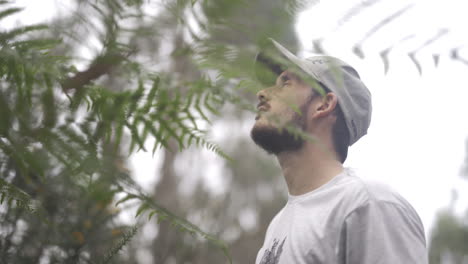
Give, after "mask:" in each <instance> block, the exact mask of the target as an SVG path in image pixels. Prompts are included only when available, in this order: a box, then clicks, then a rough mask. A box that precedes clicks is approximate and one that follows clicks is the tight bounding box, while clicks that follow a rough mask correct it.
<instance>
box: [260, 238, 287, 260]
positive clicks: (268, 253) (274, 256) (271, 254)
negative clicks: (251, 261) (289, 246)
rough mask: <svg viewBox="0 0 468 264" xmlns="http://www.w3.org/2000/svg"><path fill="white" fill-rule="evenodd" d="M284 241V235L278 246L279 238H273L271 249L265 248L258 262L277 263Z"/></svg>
mask: <svg viewBox="0 0 468 264" xmlns="http://www.w3.org/2000/svg"><path fill="white" fill-rule="evenodd" d="M285 241H286V237H285V238H284V239H283V241H282V242H281V244H280V245H279V247H278V243H279V240H277V239H276V238H275V239H274V240H273V246H271V249H265V252H264V253H263V257H262V260H261V261H260V264H278V263H279V259H280V257H281V253H282V252H283V245H284V242H285ZM277 247H278V248H277Z"/></svg>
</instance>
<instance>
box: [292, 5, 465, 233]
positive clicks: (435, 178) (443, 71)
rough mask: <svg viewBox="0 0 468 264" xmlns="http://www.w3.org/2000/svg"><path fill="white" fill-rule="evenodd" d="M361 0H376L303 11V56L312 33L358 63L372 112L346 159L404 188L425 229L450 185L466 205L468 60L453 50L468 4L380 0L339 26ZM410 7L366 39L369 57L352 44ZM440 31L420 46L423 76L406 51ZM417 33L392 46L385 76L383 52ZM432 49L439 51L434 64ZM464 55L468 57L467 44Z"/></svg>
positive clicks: (462, 42)
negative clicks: (358, 53)
mask: <svg viewBox="0 0 468 264" xmlns="http://www.w3.org/2000/svg"><path fill="white" fill-rule="evenodd" d="M358 2H368V3H371V2H376V1H333V0H331V1H323V2H322V3H320V4H318V5H316V6H314V7H312V8H311V9H309V10H308V11H306V12H303V13H302V14H301V16H300V18H299V20H298V25H297V26H298V27H297V28H298V32H299V37H300V39H301V42H302V44H303V48H304V50H305V51H304V52H303V54H302V55H303V56H307V54H308V52H309V51H312V40H313V39H317V38H323V39H324V40H325V41H324V42H323V47H324V49H325V50H326V51H327V53H329V54H330V55H333V56H337V57H339V58H342V59H343V60H344V61H347V62H348V63H350V64H352V65H353V66H355V67H356V68H357V69H358V72H359V73H360V75H361V78H362V79H363V80H364V82H365V83H366V84H367V86H368V88H369V89H370V91H371V93H372V99H373V116H372V122H371V126H370V128H369V131H368V135H366V136H365V137H363V138H362V139H361V140H360V141H359V142H357V143H356V144H355V145H353V146H352V147H351V148H350V151H349V158H348V160H347V162H346V165H347V166H350V167H353V168H355V169H357V170H358V171H359V172H361V175H362V176H363V177H366V178H369V179H373V180H377V181H382V182H386V183H388V184H389V185H391V186H392V187H393V188H394V189H396V190H397V191H399V192H400V193H401V194H402V195H403V196H404V197H406V198H407V199H408V200H409V201H410V202H411V203H412V204H413V206H414V207H415V209H416V210H417V212H418V213H419V214H420V216H421V219H422V220H423V223H424V225H425V228H426V234H428V231H430V228H431V226H432V224H433V220H434V216H435V213H436V211H437V210H438V209H439V208H441V207H444V206H447V205H448V204H449V202H450V200H451V193H452V192H451V191H452V189H456V190H459V191H458V193H459V202H458V207H457V211H458V212H459V213H460V214H461V213H462V212H463V211H464V210H465V209H466V208H467V207H468V197H467V195H464V193H463V191H462V190H465V193H466V190H467V187H468V184H467V183H466V181H464V180H462V179H461V177H460V167H461V165H462V163H463V160H464V157H465V154H466V153H465V140H466V138H467V136H468V122H467V120H468V119H467V114H468V87H467V83H468V81H467V78H466V76H467V74H468V65H465V64H463V63H461V62H458V61H454V60H451V59H450V56H449V55H450V54H449V51H450V49H451V48H454V47H459V46H466V45H467V44H468V35H466V27H467V26H468V19H467V16H466V10H468V3H467V1H432V0H430V1H427V0H424V1H400V0H397V1H380V2H377V3H375V4H373V5H372V6H371V7H369V8H367V9H364V11H363V12H362V13H361V14H360V15H359V16H356V17H353V18H351V19H349V20H348V22H347V23H346V24H345V25H344V26H342V27H338V29H337V24H338V23H337V21H339V19H340V18H342V17H343V16H344V14H345V11H346V10H349V9H350V8H351V7H352V6H353V5H355V4H356V3H358ZM338 3H339V4H338ZM344 3H346V4H344ZM406 6H409V9H408V11H407V12H406V13H404V14H402V15H401V16H400V17H399V18H398V19H395V20H393V21H392V22H390V23H389V24H388V25H386V26H383V27H382V28H380V30H379V31H378V32H377V33H376V34H374V35H372V36H371V37H369V38H368V39H367V40H366V41H365V42H364V43H363V50H364V53H365V58H364V59H360V58H358V57H357V56H356V55H355V54H354V53H353V52H352V48H351V47H352V44H354V43H356V42H359V41H360V40H362V39H363V37H364V36H365V34H366V33H367V32H369V30H370V29H371V28H372V27H373V26H374V25H376V24H377V23H378V22H380V21H381V20H383V19H385V18H386V17H388V16H389V15H391V14H393V13H395V12H397V11H398V10H401V9H402V8H404V7H406ZM446 29H447V30H446ZM440 32H447V33H446V34H445V35H444V36H443V37H441V38H440V39H439V40H437V41H435V42H433V43H431V44H430V45H427V46H425V47H424V48H423V49H421V50H420V51H419V52H417V53H416V58H417V59H418V60H419V61H420V62H421V65H422V75H419V72H418V70H417V68H416V66H415V64H414V63H413V62H412V61H411V60H410V58H409V57H408V52H410V51H413V50H416V49H417V48H418V47H421V46H423V44H424V43H425V42H426V41H427V40H429V39H431V38H433V37H434V36H435V35H437V34H439V33H440ZM412 34H414V35H415V36H414V37H412V38H409V39H407V40H405V41H403V42H401V43H400V44H398V45H396V46H395V48H394V49H393V50H392V51H391V52H390V56H389V57H390V69H389V72H388V74H387V75H385V74H384V64H383V62H382V60H381V58H380V56H379V52H380V51H382V50H384V49H386V48H387V47H389V46H390V45H392V44H393V43H395V42H397V41H398V40H400V39H402V38H404V37H405V36H409V35H412ZM433 53H437V54H440V62H439V65H438V66H437V67H435V65H434V62H433V59H432V54H433ZM460 54H461V55H462V56H463V55H465V58H467V59H468V50H467V49H464V50H463V49H462V50H460Z"/></svg>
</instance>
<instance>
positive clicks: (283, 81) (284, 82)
mask: <svg viewBox="0 0 468 264" xmlns="http://www.w3.org/2000/svg"><path fill="white" fill-rule="evenodd" d="M290 81H291V78H289V76H288V75H283V76H281V86H285V85H288V84H289V82H290Z"/></svg>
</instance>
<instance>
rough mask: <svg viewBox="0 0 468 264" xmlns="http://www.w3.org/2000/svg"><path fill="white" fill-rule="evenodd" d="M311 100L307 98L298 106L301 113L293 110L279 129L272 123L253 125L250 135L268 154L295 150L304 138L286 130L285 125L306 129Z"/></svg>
mask: <svg viewBox="0 0 468 264" xmlns="http://www.w3.org/2000/svg"><path fill="white" fill-rule="evenodd" d="M310 102H311V100H308V102H307V103H305V104H304V105H303V106H301V107H300V110H301V113H302V115H300V114H298V113H296V112H294V114H293V117H292V118H291V121H290V122H288V123H287V124H286V126H284V128H283V129H279V128H277V127H274V126H272V125H269V126H254V127H253V128H252V130H251V131H250V137H251V138H252V140H253V141H254V142H255V144H257V145H258V146H259V147H261V148H262V149H264V150H265V151H266V152H267V153H268V154H275V155H278V154H280V153H282V152H292V151H297V150H300V149H301V148H302V146H304V142H305V139H304V138H303V137H301V136H300V135H297V134H296V135H295V134H293V133H291V132H290V131H288V130H287V129H286V127H294V128H296V129H299V130H300V131H302V132H304V131H305V130H306V113H307V112H306V111H307V109H308V108H309V105H310Z"/></svg>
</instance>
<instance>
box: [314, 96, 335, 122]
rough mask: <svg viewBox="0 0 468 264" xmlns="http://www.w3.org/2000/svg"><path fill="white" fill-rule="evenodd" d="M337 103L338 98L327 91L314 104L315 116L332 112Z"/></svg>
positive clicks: (322, 115) (323, 115)
mask: <svg viewBox="0 0 468 264" xmlns="http://www.w3.org/2000/svg"><path fill="white" fill-rule="evenodd" d="M337 104H338V98H337V97H336V94H334V93H327V94H326V95H325V96H323V97H322V100H321V101H320V102H319V103H318V104H316V109H315V113H314V117H315V118H319V117H325V116H328V115H329V114H331V113H333V111H334V110H335V108H336V105H337Z"/></svg>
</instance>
